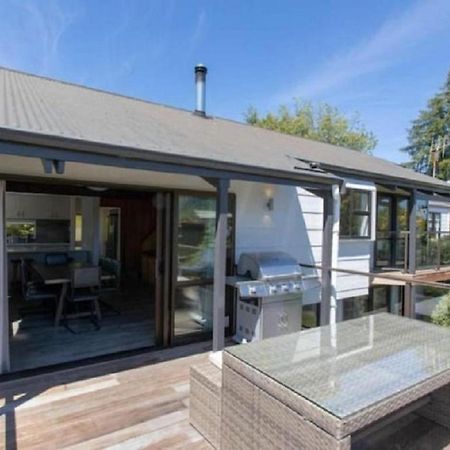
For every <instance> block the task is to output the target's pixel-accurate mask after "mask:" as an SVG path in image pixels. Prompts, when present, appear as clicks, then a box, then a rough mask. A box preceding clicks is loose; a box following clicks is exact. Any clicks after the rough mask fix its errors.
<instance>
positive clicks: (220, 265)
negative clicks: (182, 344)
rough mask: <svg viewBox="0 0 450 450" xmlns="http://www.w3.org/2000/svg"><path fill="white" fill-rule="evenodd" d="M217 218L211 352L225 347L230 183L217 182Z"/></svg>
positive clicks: (224, 180) (225, 181)
mask: <svg viewBox="0 0 450 450" xmlns="http://www.w3.org/2000/svg"><path fill="white" fill-rule="evenodd" d="M216 186H217V207H216V208H217V217H216V236H215V242H214V291H213V346H212V350H213V352H220V351H221V350H223V348H224V346H225V276H226V264H227V228H228V190H229V187H230V181H229V180H226V179H219V180H217V184H216Z"/></svg>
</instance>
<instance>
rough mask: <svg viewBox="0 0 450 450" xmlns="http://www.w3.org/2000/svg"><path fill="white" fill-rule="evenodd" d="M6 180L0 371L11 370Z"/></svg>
mask: <svg viewBox="0 0 450 450" xmlns="http://www.w3.org/2000/svg"><path fill="white" fill-rule="evenodd" d="M5 201H6V182H5V181H3V180H0V373H6V372H8V371H9V368H10V363H9V304H8V264H7V254H6V208H5Z"/></svg>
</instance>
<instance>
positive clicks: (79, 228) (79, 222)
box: [75, 214, 83, 246]
mask: <svg viewBox="0 0 450 450" xmlns="http://www.w3.org/2000/svg"><path fill="white" fill-rule="evenodd" d="M82 244H83V216H82V215H81V214H76V215H75V245H78V246H81V245H82Z"/></svg>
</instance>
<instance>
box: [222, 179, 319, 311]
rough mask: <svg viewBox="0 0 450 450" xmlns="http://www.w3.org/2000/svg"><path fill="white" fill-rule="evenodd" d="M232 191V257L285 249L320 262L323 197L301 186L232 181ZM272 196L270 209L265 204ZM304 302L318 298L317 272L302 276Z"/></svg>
mask: <svg viewBox="0 0 450 450" xmlns="http://www.w3.org/2000/svg"><path fill="white" fill-rule="evenodd" d="M231 187H232V191H233V192H234V193H235V194H236V260H238V259H239V255H240V254H241V253H242V252H252V251H275V250H281V251H285V252H287V253H289V254H291V255H292V256H294V257H295V258H296V259H297V260H298V261H299V262H301V263H306V264H320V262H321V257H322V229H323V201H322V199H321V198H320V197H318V196H316V195H314V194H311V193H310V192H308V191H306V190H305V189H302V188H296V187H293V186H275V185H267V184H260V183H248V182H233V183H232V186H231ZM270 198H273V210H272V211H269V210H268V208H267V206H266V204H267V202H268V200H269V199H270ZM305 288H306V292H305V298H304V303H305V304H310V303H318V302H320V283H319V281H318V277H317V273H311V271H309V273H308V274H307V276H306V279H305Z"/></svg>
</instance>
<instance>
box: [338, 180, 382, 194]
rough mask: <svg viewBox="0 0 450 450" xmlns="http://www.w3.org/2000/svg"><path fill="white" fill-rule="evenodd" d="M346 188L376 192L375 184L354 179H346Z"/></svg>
mask: <svg viewBox="0 0 450 450" xmlns="http://www.w3.org/2000/svg"><path fill="white" fill-rule="evenodd" d="M344 186H345V187H346V188H347V189H360V190H364V191H376V190H377V188H376V186H375V183H374V182H372V181H366V180H356V179H354V178H344Z"/></svg>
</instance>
